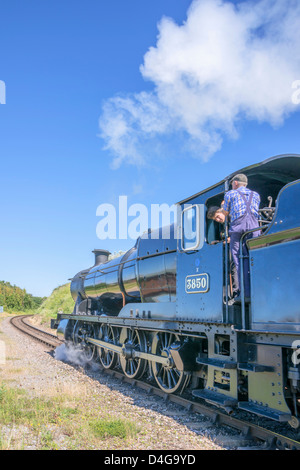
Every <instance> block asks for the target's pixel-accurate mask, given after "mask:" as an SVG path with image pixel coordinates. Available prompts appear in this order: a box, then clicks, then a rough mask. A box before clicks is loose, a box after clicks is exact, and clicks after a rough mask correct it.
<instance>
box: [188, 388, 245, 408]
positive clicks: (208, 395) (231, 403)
mask: <svg viewBox="0 0 300 470" xmlns="http://www.w3.org/2000/svg"><path fill="white" fill-rule="evenodd" d="M192 394H193V396H194V397H197V398H202V399H204V400H205V401H206V402H207V403H210V404H211V405H216V406H219V407H221V408H225V409H230V410H232V409H233V408H235V407H236V406H237V403H238V402H237V400H236V399H235V398H232V397H228V396H226V395H224V394H223V393H218V392H213V391H212V390H207V389H199V390H193V391H192Z"/></svg>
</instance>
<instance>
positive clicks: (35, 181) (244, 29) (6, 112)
mask: <svg viewBox="0 0 300 470" xmlns="http://www.w3.org/2000/svg"><path fill="white" fill-rule="evenodd" d="M266 7H268V8H267V9H266ZM0 10H1V11H0V14H1V29H0V80H2V81H4V82H5V85H6V103H5V104H0V161H1V180H0V181H1V198H0V210H1V212H0V213H1V229H0V279H3V280H6V281H10V282H11V283H13V284H16V285H19V286H21V287H23V288H26V290H27V291H28V292H30V293H32V294H34V295H41V296H43V295H49V294H50V293H51V291H52V290H53V289H54V288H55V287H57V286H58V285H61V284H64V283H65V282H67V280H68V278H70V277H72V276H73V275H74V274H75V273H76V272H78V271H79V270H81V269H84V268H86V267H88V266H90V265H92V264H93V255H92V253H91V251H92V250H93V249H94V248H104V249H108V250H110V251H112V252H114V251H118V250H127V249H129V248H130V247H131V246H132V245H133V243H134V242H133V241H132V240H130V239H129V240H118V239H116V240H99V239H98V238H97V235H96V226H97V223H98V221H99V217H97V216H96V210H97V207H98V206H99V205H100V204H103V203H111V204H115V205H116V207H117V202H118V197H119V196H120V195H127V196H128V204H134V203H142V204H145V205H147V206H148V207H150V204H152V203H156V204H161V203H168V204H173V203H175V202H177V201H179V200H181V199H183V198H185V197H187V196H189V195H191V194H194V193H196V192H198V191H200V190H202V189H204V188H206V187H208V186H210V185H211V184H213V183H215V182H217V181H219V180H221V179H223V178H224V177H225V176H227V175H228V174H230V173H232V172H233V171H235V170H238V169H240V168H243V167H244V166H247V165H250V164H253V163H256V162H259V161H261V160H264V159H266V158H269V157H271V156H274V155H278V154H282V153H300V135H299V123H300V113H299V111H300V106H299V105H298V103H293V102H292V83H293V82H295V81H297V80H300V61H299V50H300V48H299V46H300V37H299V32H298V30H299V28H298V26H297V27H296V23H297V24H299V19H300V10H299V2H294V1H293V0H288V1H286V0H285V1H284V2H283V1H281V0H278V1H277V2H276V1H275V2H274V1H271V0H258V1H254V2H252V1H251V2H250V1H247V0H246V1H243V2H238V1H236V2H229V1H227V2H217V1H215V0H210V2H208V1H207V0H197V1H194V2H192V1H191V0H177V1H174V0H151V1H148V0H143V1H141V0H110V1H109V2H108V1H104V0H98V1H96V0H88V1H87V2H83V1H82V0H72V1H71V0H64V1H63V2H60V1H57V0H52V1H49V0H43V2H40V1H38V0H25V1H24V0H22V1H21V0H2V2H1V6H0ZM266 11H267V12H268V14H267V15H266V14H265V13H264V12H266ZM263 13H264V14H263ZM297 54H298V56H297Z"/></svg>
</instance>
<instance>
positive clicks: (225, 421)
mask: <svg viewBox="0 0 300 470" xmlns="http://www.w3.org/2000/svg"><path fill="white" fill-rule="evenodd" d="M28 317H30V315H20V316H17V317H13V318H11V320H10V322H11V323H12V325H13V326H14V327H15V328H17V329H18V330H20V331H22V332H23V333H25V334H27V335H29V336H30V337H31V338H32V339H34V340H36V341H39V342H42V343H43V344H45V345H47V346H48V347H49V348H51V349H55V348H57V347H58V346H60V345H62V344H63V341H61V340H59V339H58V338H57V337H56V336H55V335H52V334H51V333H48V332H46V331H43V330H41V329H39V328H36V327H34V326H32V325H30V324H28V323H27V322H26V318H28ZM102 372H103V373H106V374H110V375H111V376H113V377H115V378H118V379H119V380H120V381H123V382H125V383H129V384H131V385H132V386H134V387H137V388H140V389H143V390H146V392H147V393H148V394H154V395H157V396H160V397H161V398H162V399H163V400H165V401H169V402H170V403H175V404H177V405H179V406H181V407H183V408H185V409H187V410H189V411H190V412H195V413H199V414H202V415H204V416H206V417H208V418H209V419H211V420H212V421H213V423H214V424H215V425H220V426H221V425H225V426H229V427H231V428H234V429H236V430H238V431H240V433H241V436H242V438H243V439H244V440H246V441H247V442H249V446H247V447H246V449H249V450H253V449H260V450H300V441H299V435H298V436H297V438H296V437H295V436H293V437H290V436H287V435H283V434H281V433H278V432H275V431H274V430H270V429H266V428H264V427H262V426H259V425H257V424H254V423H252V422H250V421H246V420H243V419H239V418H236V417H232V416H230V415H228V414H226V413H224V412H223V411H221V410H219V409H216V408H214V407H210V406H208V405H206V404H202V403H199V402H196V401H194V400H193V399H192V400H190V399H187V398H184V397H182V396H179V395H173V394H168V393H165V392H163V391H162V390H161V389H159V388H157V387H155V386H153V385H152V384H149V383H147V382H144V381H141V380H133V379H130V378H128V377H126V376H125V375H124V374H123V373H121V372H118V371H117V370H114V369H104V368H103V369H102ZM254 442H256V443H257V447H254V446H253V443H254Z"/></svg>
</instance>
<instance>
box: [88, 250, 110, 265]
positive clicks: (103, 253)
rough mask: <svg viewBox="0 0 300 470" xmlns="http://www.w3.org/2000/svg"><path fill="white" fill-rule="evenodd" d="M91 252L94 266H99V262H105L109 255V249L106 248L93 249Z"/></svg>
mask: <svg viewBox="0 0 300 470" xmlns="http://www.w3.org/2000/svg"><path fill="white" fill-rule="evenodd" d="M92 253H94V254H95V264H94V266H99V265H100V264H103V263H106V261H107V260H108V257H109V255H110V251H107V250H97V249H96V250H94V251H93V252H92Z"/></svg>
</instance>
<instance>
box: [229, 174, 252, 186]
mask: <svg viewBox="0 0 300 470" xmlns="http://www.w3.org/2000/svg"><path fill="white" fill-rule="evenodd" d="M233 181H238V182H239V183H246V184H248V178H247V176H246V175H244V174H243V173H239V174H237V175H235V176H234V177H233V178H231V180H230V184H231V183H232V182H233Z"/></svg>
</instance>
